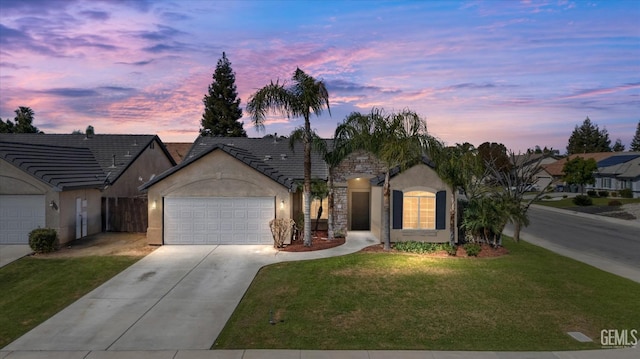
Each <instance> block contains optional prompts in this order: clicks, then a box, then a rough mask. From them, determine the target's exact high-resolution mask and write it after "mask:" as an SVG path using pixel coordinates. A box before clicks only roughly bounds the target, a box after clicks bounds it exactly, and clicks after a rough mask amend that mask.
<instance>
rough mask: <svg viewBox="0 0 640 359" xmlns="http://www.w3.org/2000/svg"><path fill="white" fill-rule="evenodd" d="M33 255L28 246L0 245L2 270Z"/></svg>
mask: <svg viewBox="0 0 640 359" xmlns="http://www.w3.org/2000/svg"><path fill="white" fill-rule="evenodd" d="M31 253H33V251H32V250H31V247H29V245H28V244H0V268H2V267H4V266H6V265H7V264H9V263H11V262H13V261H17V260H18V259H20V258H22V257H24V256H26V255H29V254H31Z"/></svg>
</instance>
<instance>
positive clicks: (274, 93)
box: [247, 68, 331, 246]
mask: <svg viewBox="0 0 640 359" xmlns="http://www.w3.org/2000/svg"><path fill="white" fill-rule="evenodd" d="M291 79H292V81H293V84H292V85H291V86H286V84H284V83H283V84H280V82H279V81H276V82H275V83H273V81H271V83H270V84H268V85H266V86H265V87H263V88H261V89H259V90H258V91H256V93H254V94H253V95H251V97H250V98H249V102H248V104H247V112H249V114H250V115H251V118H252V119H253V123H254V125H255V126H256V127H258V128H259V129H263V128H264V121H265V118H266V116H267V113H268V112H269V111H276V112H279V113H281V114H282V115H284V116H287V117H303V118H304V136H303V142H304V190H303V192H304V245H305V246H311V214H310V212H311V140H312V131H311V122H310V121H309V118H310V117H311V114H312V113H314V114H316V116H319V115H320V114H321V113H322V111H323V110H324V108H325V107H326V108H327V110H328V111H329V114H331V109H330V108H329V92H328V91H327V88H326V86H325V84H324V82H322V81H318V80H316V79H314V78H313V77H311V76H309V75H307V74H306V73H304V71H302V70H300V68H296V71H295V72H294V73H293V76H292V78H291Z"/></svg>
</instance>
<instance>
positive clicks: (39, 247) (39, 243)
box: [29, 228, 58, 253]
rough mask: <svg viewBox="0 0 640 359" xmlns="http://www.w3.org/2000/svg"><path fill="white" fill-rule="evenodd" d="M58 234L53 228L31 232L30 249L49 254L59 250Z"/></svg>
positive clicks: (37, 229)
mask: <svg viewBox="0 0 640 359" xmlns="http://www.w3.org/2000/svg"><path fill="white" fill-rule="evenodd" d="M57 246H58V233H57V232H56V230H55V229H52V228H36V229H34V230H33V231H31V232H29V247H31V249H32V250H33V251H34V252H36V253H49V252H53V251H55V250H56V249H57Z"/></svg>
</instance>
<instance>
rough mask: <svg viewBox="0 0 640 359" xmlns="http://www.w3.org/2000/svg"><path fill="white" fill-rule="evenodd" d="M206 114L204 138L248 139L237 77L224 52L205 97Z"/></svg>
mask: <svg viewBox="0 0 640 359" xmlns="http://www.w3.org/2000/svg"><path fill="white" fill-rule="evenodd" d="M202 102H203V103H204V113H203V114H202V120H201V122H200V125H201V126H202V127H201V128H200V134H201V135H203V136H221V137H247V133H246V132H245V130H244V129H243V128H242V125H243V123H242V122H240V121H238V120H239V119H240V118H242V109H241V108H240V99H239V98H238V91H237V89H236V75H235V73H234V72H233V69H232V68H231V62H230V61H229V59H227V55H226V54H225V53H224V52H223V53H222V58H221V59H220V60H218V64H217V65H216V70H215V72H214V73H213V82H212V83H211V85H209V94H208V95H204V98H203V99H202Z"/></svg>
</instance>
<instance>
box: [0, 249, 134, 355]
mask: <svg viewBox="0 0 640 359" xmlns="http://www.w3.org/2000/svg"><path fill="white" fill-rule="evenodd" d="M140 258H141V257H125V256H104V257H79V258H56V259H52V258H47V259H41V258H35V257H26V258H23V259H20V260H18V261H16V262H13V263H11V264H9V265H7V266H5V267H2V268H0V293H1V294H0V348H3V347H4V346H6V345H7V344H9V343H11V342H12V341H14V340H15V339H17V338H19V337H20V336H21V335H23V334H24V333H26V332H28V331H29V330H31V329H32V328H34V327H35V326H37V325H38V324H40V323H42V322H43V321H45V320H46V319H48V318H49V317H51V316H52V315H54V314H55V313H57V312H59V311H60V310H62V309H63V308H65V307H66V306H68V305H69V304H71V303H73V302H74V301H75V300H77V299H78V298H80V297H82V296H83V295H85V294H87V293H88V292H90V291H91V290H92V289H94V288H96V287H98V286H99V285H100V284H102V283H104V282H105V281H107V280H108V279H109V278H111V277H113V276H114V275H116V274H118V273H120V272H121V271H122V270H124V269H125V268H127V267H129V266H130V265H131V264H133V263H134V262H136V261H138V260H139V259H140Z"/></svg>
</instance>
